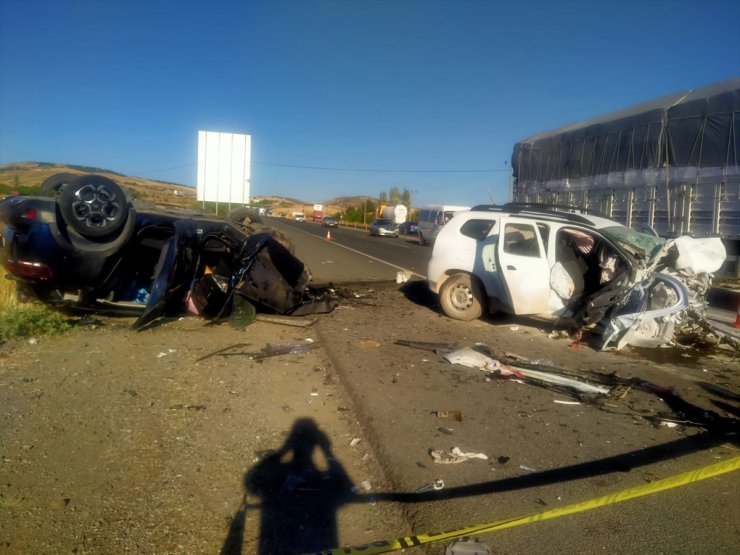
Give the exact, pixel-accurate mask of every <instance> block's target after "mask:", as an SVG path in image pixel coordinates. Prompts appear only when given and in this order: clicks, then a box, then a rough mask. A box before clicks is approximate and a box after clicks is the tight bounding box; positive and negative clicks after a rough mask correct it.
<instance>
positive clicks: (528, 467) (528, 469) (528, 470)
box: [519, 464, 537, 472]
mask: <svg viewBox="0 0 740 555" xmlns="http://www.w3.org/2000/svg"><path fill="white" fill-rule="evenodd" d="M519 468H521V469H522V470H525V471H527V472H537V469H535V468H532V467H531V466H525V465H523V464H520V465H519Z"/></svg>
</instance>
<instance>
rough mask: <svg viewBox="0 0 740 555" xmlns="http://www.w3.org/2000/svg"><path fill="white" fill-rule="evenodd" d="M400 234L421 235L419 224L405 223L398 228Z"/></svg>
mask: <svg viewBox="0 0 740 555" xmlns="http://www.w3.org/2000/svg"><path fill="white" fill-rule="evenodd" d="M398 232H399V233H401V234H403V235H417V234H418V233H419V224H417V223H416V222H403V223H402V224H401V225H400V226H398Z"/></svg>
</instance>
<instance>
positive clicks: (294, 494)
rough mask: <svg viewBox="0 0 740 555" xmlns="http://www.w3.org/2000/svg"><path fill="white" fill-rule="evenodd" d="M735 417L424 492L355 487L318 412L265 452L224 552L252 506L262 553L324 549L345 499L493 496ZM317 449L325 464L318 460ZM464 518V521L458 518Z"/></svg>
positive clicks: (720, 433)
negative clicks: (601, 453) (574, 459)
mask: <svg viewBox="0 0 740 555" xmlns="http://www.w3.org/2000/svg"><path fill="white" fill-rule="evenodd" d="M676 402H679V403H680V406H679V407H672V408H674V409H676V410H680V411H681V412H682V413H684V414H685V413H686V412H687V411H688V412H689V413H691V412H693V411H701V409H699V408H698V407H695V406H693V405H690V404H689V403H687V402H686V401H684V400H683V399H680V401H676ZM736 424H737V420H736V419H734V418H723V417H719V416H718V415H713V418H712V419H711V425H708V426H706V427H707V431H706V432H703V433H701V434H699V435H696V436H692V437H682V438H680V439H677V440H675V441H672V442H668V443H664V444H660V445H654V446H652V447H647V448H644V449H638V450H634V451H630V452H627V453H623V454H619V455H614V456H611V457H605V458H603V459H598V460H594V461H589V462H583V463H578V464H573V465H569V466H565V467H561V468H554V469H550V470H543V471H540V472H533V473H529V474H526V475H523V476H515V477H512V478H505V479H501V480H492V481H488V482H481V483H477V484H470V485H466V486H460V487H454V488H447V489H443V490H432V491H429V492H424V493H413V492H409V493H393V492H378V493H373V495H372V497H370V496H368V495H358V494H355V493H353V488H352V482H351V480H350V478H349V476H347V474H346V472H345V470H344V468H343V467H342V465H341V464H340V462H339V461H338V460H337V459H336V458H335V457H334V455H333V454H332V451H331V443H330V441H329V439H328V437H327V436H326V434H324V432H322V431H321V430H320V429H319V428H318V426H317V425H316V422H315V421H314V420H312V419H310V418H304V419H299V420H296V422H295V423H294V425H293V428H292V430H291V432H290V435H289V437H288V438H287V440H286V441H285V443H284V445H283V446H282V447H281V448H280V449H279V450H278V451H275V452H272V453H270V454H269V455H267V456H266V457H264V458H263V459H262V460H261V461H260V462H259V463H258V464H257V465H256V466H254V467H253V468H252V469H251V470H249V471H248V472H247V473H246V475H245V479H244V483H245V491H244V498H243V502H242V505H241V506H240V508H239V510H238V511H237V513H236V515H235V516H234V519H233V520H232V523H231V527H230V529H229V533H228V535H227V537H226V539H225V541H224V544H223V546H222V549H221V555H242V554H243V553H244V552H243V537H244V531H245V528H246V525H247V509H250V508H254V509H257V508H258V509H260V532H259V540H258V541H259V549H258V553H259V554H260V555H267V554H273V553H285V554H297V553H307V552H318V551H321V550H328V549H331V548H333V547H337V546H338V536H339V535H338V529H337V512H338V510H339V509H340V507H342V506H343V505H345V504H349V503H367V502H370V501H371V500H374V501H387V502H395V503H404V504H415V503H428V502H433V501H442V500H448V499H459V498H465V497H475V496H480V495H490V494H492V493H501V492H507V491H517V490H524V489H528V488H533V487H539V486H546V485H551V484H559V483H565V482H570V481H574V480H582V479H584V478H592V477H596V476H602V475H608V474H612V473H615V472H621V473H625V472H630V471H631V470H633V469H636V468H641V467H644V466H648V465H651V464H655V463H659V462H662V461H666V460H672V459H676V458H678V457H681V456H684V455H688V454H690V453H695V452H698V451H704V450H707V449H711V448H713V447H716V446H718V445H721V444H724V443H728V442H732V443H734V444H735V445H739V444H740V441H738V440H737V439H736V437H737V436H736V435H735V432H736ZM315 453H317V454H318V455H319V456H320V457H321V458H322V459H323V461H322V463H323V464H321V465H319V464H317V462H316V461H315V460H314V454H315ZM248 495H249V496H252V495H254V496H258V497H260V499H261V503H259V504H248V503H247V496H248ZM456 524H460V523H456Z"/></svg>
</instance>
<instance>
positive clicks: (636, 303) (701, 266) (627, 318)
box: [602, 236, 727, 349]
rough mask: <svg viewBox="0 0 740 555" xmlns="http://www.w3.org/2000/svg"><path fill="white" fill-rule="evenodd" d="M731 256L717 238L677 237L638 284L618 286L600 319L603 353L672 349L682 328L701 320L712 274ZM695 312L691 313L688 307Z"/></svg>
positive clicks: (641, 270)
mask: <svg viewBox="0 0 740 555" xmlns="http://www.w3.org/2000/svg"><path fill="white" fill-rule="evenodd" d="M726 256H727V252H726V250H725V247H724V245H723V244H722V241H721V240H720V239H719V238H716V237H712V238H703V239H696V238H693V237H687V236H683V237H678V238H676V239H671V240H668V241H666V243H665V245H664V246H663V247H662V248H661V250H660V251H659V252H658V253H657V254H656V255H655V256H654V257H653V259H652V260H650V261H649V262H647V263H646V264H644V265H642V267H638V269H637V271H636V273H635V277H634V279H631V280H629V281H626V282H625V283H624V284H622V285H620V286H619V288H618V292H615V293H616V294H615V300H614V304H613V306H612V307H611V308H610V309H609V310H608V311H607V313H606V315H605V316H606V317H605V319H604V320H602V325H604V326H605V331H604V335H603V343H602V349H609V348H614V349H621V348H623V347H625V346H626V345H633V346H636V347H658V346H661V345H665V344H669V343H671V342H672V340H673V338H674V334H675V331H676V329H677V328H678V327H680V326H682V325H685V324H687V323H688V321H689V320H690V319H695V318H703V317H704V313H705V311H706V293H707V290H708V289H709V286H710V285H711V283H712V277H713V276H712V273H713V272H715V271H717V270H719V269H720V268H721V267H722V264H723V263H724V261H725V258H726ZM689 307H690V308H692V309H693V310H690V311H687V308H689Z"/></svg>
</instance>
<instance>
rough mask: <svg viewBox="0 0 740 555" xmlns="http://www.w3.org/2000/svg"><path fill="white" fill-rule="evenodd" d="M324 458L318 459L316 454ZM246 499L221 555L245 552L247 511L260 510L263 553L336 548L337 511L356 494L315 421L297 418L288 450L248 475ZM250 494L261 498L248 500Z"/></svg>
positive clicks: (259, 464) (274, 455) (285, 445)
mask: <svg viewBox="0 0 740 555" xmlns="http://www.w3.org/2000/svg"><path fill="white" fill-rule="evenodd" d="M315 454H317V455H318V459H320V460H318V461H317V460H315V457H314V455H315ZM244 486H245V492H244V501H243V502H242V506H241V507H240V508H239V511H238V512H237V514H236V515H235V517H234V519H233V520H232V523H231V526H230V529H229V534H228V536H227V537H226V540H225V541H224V544H223V546H222V548H221V555H238V554H242V553H244V552H243V537H244V530H245V528H246V525H247V509H248V508H257V507H259V508H260V533H259V548H258V553H259V554H260V555H268V554H269V555H272V554H275V553H305V552H309V551H319V550H322V549H331V548H332V547H336V546H337V543H338V541H339V538H338V533H337V519H336V515H337V511H338V510H339V508H340V507H341V506H342V505H344V504H345V503H348V502H350V501H351V500H352V499H354V498H355V497H356V496H355V495H354V494H353V493H352V482H351V481H350V479H349V476H347V473H346V472H345V470H344V468H343V467H342V465H341V464H340V463H339V461H338V460H337V459H336V458H335V457H334V455H333V453H332V450H331V442H330V441H329V438H328V437H327V436H326V434H324V432H322V431H321V430H320V429H319V427H318V426H317V425H316V422H315V421H314V420H313V419H310V418H302V419H299V420H296V421H295V423H294V424H293V428H292V429H291V431H290V435H289V436H288V438H287V439H286V441H285V443H284V444H283V446H282V447H281V448H280V449H279V450H277V451H275V452H273V453H270V454H269V455H267V456H266V457H265V458H263V459H262V460H261V461H260V462H259V463H257V465H256V466H254V467H253V468H252V469H251V470H249V471H248V472H247V474H246V475H245V477H244ZM247 495H250V496H252V495H254V496H257V497H259V498H260V499H261V503H260V504H258V505H250V504H248V503H247V502H246V497H247Z"/></svg>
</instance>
